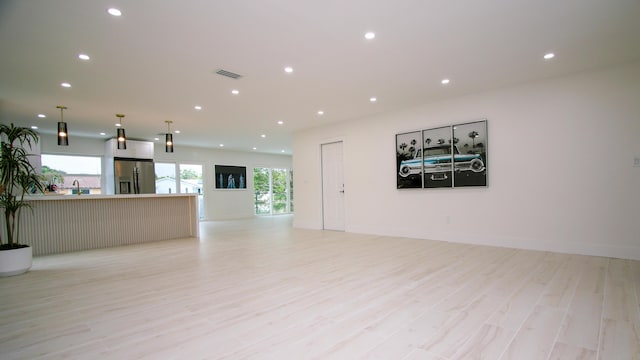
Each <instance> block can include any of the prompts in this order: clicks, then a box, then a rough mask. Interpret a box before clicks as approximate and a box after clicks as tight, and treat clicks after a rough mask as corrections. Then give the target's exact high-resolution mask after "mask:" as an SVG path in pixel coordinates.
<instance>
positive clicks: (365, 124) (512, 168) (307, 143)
mask: <svg viewBox="0 0 640 360" xmlns="http://www.w3.org/2000/svg"><path fill="white" fill-rule="evenodd" d="M382 101H384V100H383V99H382ZM483 118H486V119H488V126H489V129H488V131H489V141H488V181H489V186H488V187H486V188H463V189H431V190H427V189H424V190H423V189H413V190H397V189H396V175H395V134H396V133H401V132H406V131H412V130H421V129H427V128H431V127H438V126H442V125H451V124H455V123H463V122H469V121H474V120H479V119H483ZM363 129H366V131H363ZM293 140H294V141H293V150H294V151H293V153H294V158H293V167H294V183H295V184H296V197H295V207H296V216H295V219H294V226H296V227H301V228H321V227H322V205H321V204H322V203H321V201H322V197H321V190H322V189H321V174H320V170H321V169H320V144H322V143H325V142H331V141H334V140H344V160H345V187H346V189H345V190H346V192H345V213H346V215H345V216H346V231H349V232H358V233H369V234H379V235H392V236H406V237H413V238H424V239H434V240H445V241H452V242H464V243H472V244H475V243H477V244H486V245H496V246H506V247H515V248H527V249H540V250H549V251H558V252H569V253H579V254H590V255H603V256H613V257H621V258H631V259H640V167H637V166H636V167H634V159H635V158H640V63H635V64H631V65H626V66H623V67H618V68H612V69H606V70H601V71H595V72H589V73H582V74H578V75H575V76H571V77H565V78H556V79H549V80H545V81H541V82H536V83H530V84H524V85H520V86H515V87H510V88H504V89H500V90H496V91H491V92H485V93H481V94H474V95H469V96H465V97H461V98H457V99H453V100H449V101H444V102H438V103H431V104H426V105H424V106H420V107H416V108H412V109H407V110H405V111H402V112H397V113H393V114H385V115H380V116H376V117H372V118H366V119H360V120H357V121H352V122H349V123H343V124H335V125H330V126H325V127H321V128H315V129H311V130H306V131H300V132H297V133H295V134H294V139H293Z"/></svg>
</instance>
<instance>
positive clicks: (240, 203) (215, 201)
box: [41, 123, 291, 220]
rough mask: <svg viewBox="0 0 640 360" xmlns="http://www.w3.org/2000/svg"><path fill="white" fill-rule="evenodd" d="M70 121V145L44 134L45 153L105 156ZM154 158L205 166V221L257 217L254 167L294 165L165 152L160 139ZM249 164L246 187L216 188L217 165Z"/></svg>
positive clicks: (184, 149) (252, 156) (233, 155)
mask: <svg viewBox="0 0 640 360" xmlns="http://www.w3.org/2000/svg"><path fill="white" fill-rule="evenodd" d="M72 126H73V124H71V123H69V130H70V133H69V146H68V147H67V146H58V145H57V138H56V136H55V135H46V134H45V135H42V138H41V144H42V153H43V154H67V155H91V156H103V155H104V142H105V140H104V139H94V138H81V137H78V136H73V128H72ZM154 153H155V156H154V161H155V162H166V163H179V164H199V165H202V166H203V177H204V208H205V211H204V213H205V220H226V219H240V218H248V217H252V216H254V204H253V196H254V194H253V168H254V167H270V168H280V169H290V168H291V156H289V155H269V154H260V153H249V152H236V151H228V150H217V149H205V148H196V147H188V146H180V145H179V144H176V145H175V149H174V152H173V153H166V152H165V151H164V143H162V142H160V143H158V142H156V143H155V147H154ZM216 164H217V165H234V166H246V167H247V189H246V190H215V181H214V165H216Z"/></svg>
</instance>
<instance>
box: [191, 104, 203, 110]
mask: <svg viewBox="0 0 640 360" xmlns="http://www.w3.org/2000/svg"><path fill="white" fill-rule="evenodd" d="M193 108H194V109H196V110H202V106H200V105H196V106H194V107H193Z"/></svg>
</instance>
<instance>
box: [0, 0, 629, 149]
mask: <svg viewBox="0 0 640 360" xmlns="http://www.w3.org/2000/svg"><path fill="white" fill-rule="evenodd" d="M109 7H117V8H119V9H120V10H121V11H122V13H123V15H122V16H121V17H113V16H111V15H109V14H107V12H106V10H107V8H109ZM639 19H640V0H562V1H558V0H485V1H479V0H454V1H444V0H413V1H408V0H395V1H392V0H386V1H383V0H378V1H371V0H322V1H311V0H233V1H230V0H228V1H221V0H188V1H169V0H136V1H124V0H115V1H102V0H95V1H89V0H56V1H52V0H21V1H19V0H15V1H9V0H0V49H1V55H0V69H2V73H1V74H0V116H1V118H0V120H1V121H2V122H4V123H9V122H14V123H16V124H20V125H29V126H31V125H37V126H38V127H39V131H41V132H43V133H54V132H55V127H56V122H57V121H58V120H59V112H58V111H57V110H56V108H55V106H56V105H65V106H67V107H68V108H69V110H67V111H66V112H65V120H66V121H67V122H68V124H69V130H70V141H71V142H73V136H91V137H100V135H99V133H100V132H106V133H107V136H105V138H106V137H112V136H114V134H115V126H114V123H115V122H116V120H117V119H116V117H115V114H116V113H124V114H125V115H126V117H125V119H124V125H125V126H124V127H125V128H126V130H127V136H128V137H130V138H139V139H153V137H157V136H158V135H157V134H158V133H163V132H166V124H165V123H164V120H167V119H170V120H173V121H174V126H173V128H172V130H174V129H178V130H180V131H181V133H180V134H178V135H175V136H174V139H175V142H176V151H179V146H180V145H181V144H188V145H194V146H204V147H218V146H219V144H224V145H225V147H224V148H225V149H232V150H241V151H252V148H253V147H257V151H259V152H266V153H280V152H281V151H282V150H285V151H286V153H288V154H290V153H291V136H292V132H294V131H295V130H299V129H305V128H311V127H315V126H320V125H324V124H327V123H332V122H338V121H346V120H349V119H355V118H361V117H366V116H371V115H373V114H376V113H382V112H390V111H396V110H398V109H403V108H407V107H410V106H413V105H418V104H424V103H428V102H432V101H438V100H441V99H445V98H449V97H455V96H461V95H463V94H469V93H475V92H481V91H485V90H488V89H493V88H498V87H503V86H507V85H512V84H518V83H523V82H528V81H534V80H537V79H542V78H548V77H555V76H561V75H565V74H569V73H575V72H580V71H584V70H589V69H595V68H601V67H606V66H611V65H615V64H622V63H626V62H632V61H637V60H639V59H640V20H639ZM367 31H374V32H375V33H376V38H375V39H373V40H366V39H365V38H364V34H365V32H367ZM550 51H552V52H555V53H556V54H557V56H556V58H554V59H553V60H551V61H544V60H543V59H542V56H543V55H544V54H545V53H547V52H550ZM79 53H86V54H88V55H90V56H91V60H90V61H82V60H79V59H78V58H77V55H78V54H79ZM286 66H291V67H293V68H294V72H293V73H291V74H287V73H285V72H284V70H283V69H284V67H286ZM218 69H225V70H229V71H232V72H236V73H238V74H241V75H243V77H242V78H241V79H239V80H233V79H230V78H226V77H222V76H220V75H216V74H214V72H215V71H216V70H218ZM443 78H449V79H451V83H450V84H449V85H446V86H443V85H442V84H441V83H440V81H441V80H442V79H443ZM62 82H69V83H71V85H72V87H71V88H69V89H67V88H62V87H61V86H60V83H62ZM232 89H237V90H239V91H240V94H239V95H232V94H231V90H232ZM370 97H376V98H377V99H378V101H377V102H376V103H371V102H370V101H369V98H370ZM195 105H201V106H202V107H203V109H202V110H200V111H196V110H194V106H195ZM318 110H324V111H325V114H324V115H323V116H319V115H318V114H317V111H318ZM40 113H42V114H46V115H47V118H45V119H40V118H38V117H37V116H36V115H37V114H40ZM279 120H281V121H284V125H278V124H277V121H279ZM400 128H401V127H400ZM261 134H266V135H267V136H266V138H261Z"/></svg>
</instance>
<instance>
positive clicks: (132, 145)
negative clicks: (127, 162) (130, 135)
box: [105, 139, 153, 160]
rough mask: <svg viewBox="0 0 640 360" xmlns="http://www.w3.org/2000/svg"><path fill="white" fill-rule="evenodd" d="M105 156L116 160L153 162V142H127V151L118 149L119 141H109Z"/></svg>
mask: <svg viewBox="0 0 640 360" xmlns="http://www.w3.org/2000/svg"><path fill="white" fill-rule="evenodd" d="M105 156H106V157H114V158H131V159H151V160H153V142H151V141H137V140H127V148H126V149H118V140H117V139H110V140H107V142H106V145H105Z"/></svg>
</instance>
